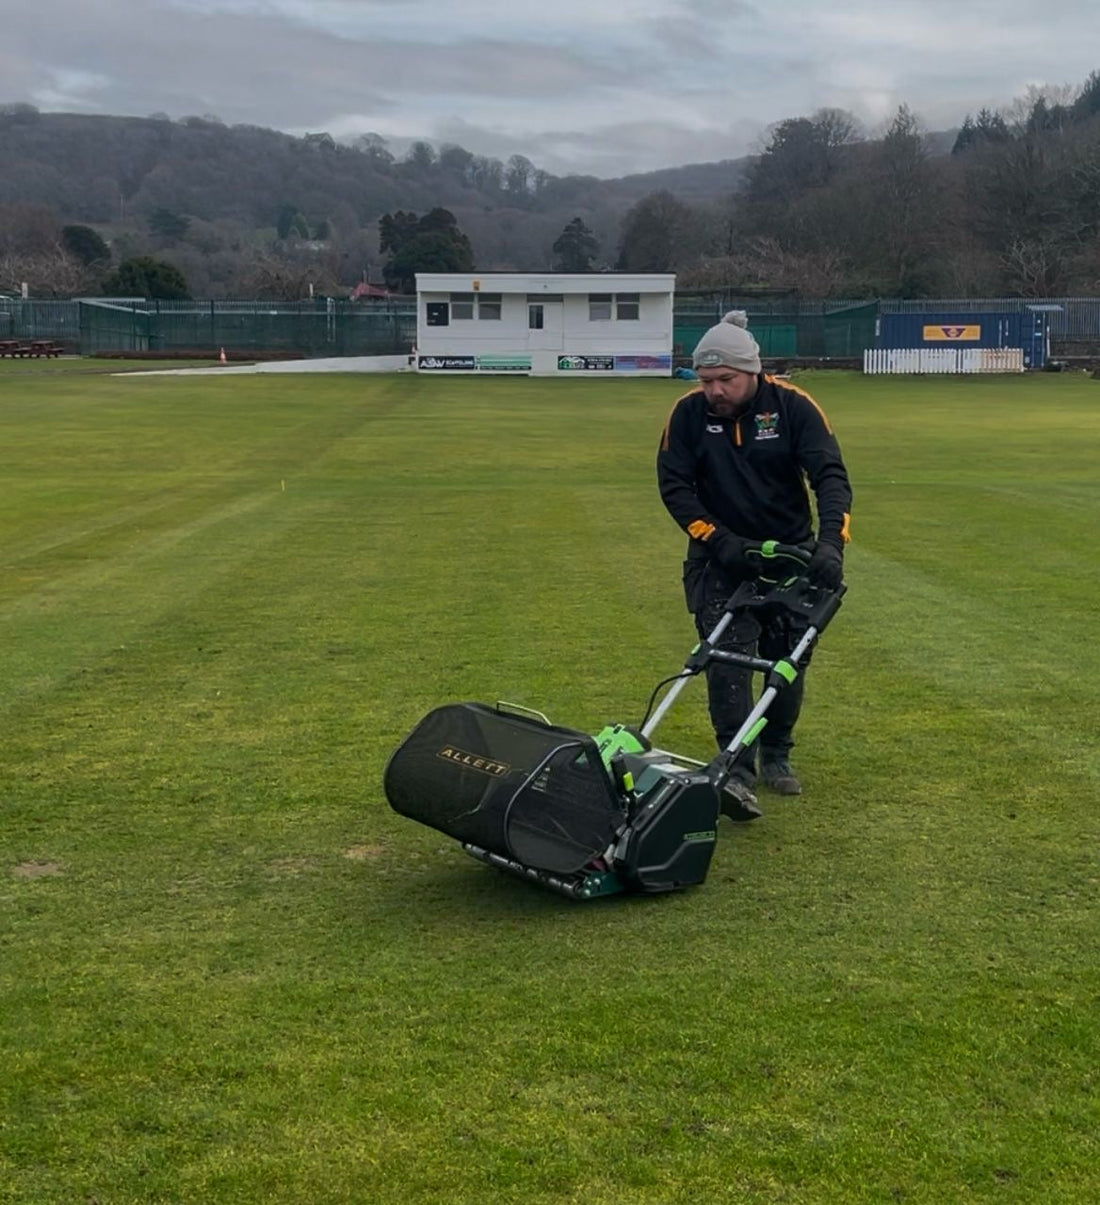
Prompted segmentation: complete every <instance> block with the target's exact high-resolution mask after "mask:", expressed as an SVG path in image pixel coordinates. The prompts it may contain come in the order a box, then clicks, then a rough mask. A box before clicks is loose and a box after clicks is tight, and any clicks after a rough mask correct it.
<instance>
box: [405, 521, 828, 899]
mask: <svg viewBox="0 0 1100 1205" xmlns="http://www.w3.org/2000/svg"><path fill="white" fill-rule="evenodd" d="M753 555H754V556H755V559H756V560H757V562H758V564H759V571H758V576H757V578H756V579H755V580H753V581H749V582H745V583H743V584H742V585H741V586H739V587H738V589H737V590H736V591H735V592H734V594H733V595H732V596H731V597H730V599H729V601H728V602H727V603H726V608H725V611H724V613H723V615H722V617H721V619H720V620H719V621H718V624H717V625H716V626H715V628H714V630H713V631H712V632H711V633H710V634H709V635H708V636H707V638H706V639H705V640H704V641H702V642H701V643H699V644H697V645H696V646H695V648H694V649H692V651H691V654H690V656H689V657H688V659H687V661H686V662H685V663H684V667H683V669H682V670H681V671H680V672H679V673H678V674H676V675H675V676H674V677H673V678H671V679H668V680H667V681H666V682H665V683H662V684H661V686H666V685H667V686H668V689H667V691H666V692H665V694H664V695H663V697H662V698H661V701H660V703H659V704H658V705H657V707H656V708H651V713H650V714H648V715H647V718H646V719H645V720H644V721H643V724H642V725H641V727H638V728H632V727H628V726H626V725H623V724H610V725H608V726H607V727H606V728H604V729H603V730H602V731H601V732H599V733H597V734H596V735H595V736H592V735H590V734H588V733H586V732H579V731H576V730H575V729H572V728H563V727H560V726H558V725H556V724H552V723H550V721H549V720H548V719H547V718H546V717H545V716H544V715H542V714H541V713H540V712H536V711H530V710H528V709H527V708H522V707H517V706H515V705H513V704H508V703H497V704H495V705H490V704H486V703H450V704H446V705H445V706H442V707H437V708H435V710H433V711H430V712H429V713H428V714H427V715H426V716H425V717H424V718H423V719H422V720H421V721H420V723H419V724H417V726H416V727H415V728H414V729H413V730H412V732H411V733H410V734H409V735H408V736H407V737H406V738H405V740H404V741H403V742H402V743H401V744H400V745H399V746H398V748H397V749H396V750H395V751H394V753H393V754H392V756H391V757H390V760H389V763H388V764H387V766H386V771H385V776H384V780H383V781H384V787H385V792H386V798H387V799H388V800H389V802H390V805H391V806H392V807H393V809H394V810H395V811H397V812H399V813H400V814H401V815H403V816H408V817H409V818H410V819H412V820H416V821H419V822H420V823H421V824H426V825H428V826H429V827H431V828H434V829H438V830H439V832H441V833H445V834H446V835H447V836H449V837H453V838H455V840H457V841H459V842H461V844H462V847H463V849H464V850H466V852H467V853H469V854H470V855H472V856H473V857H475V858H478V859H480V860H481V861H483V862H487V863H489V864H491V865H493V866H497V867H500V868H501V869H503V870H507V871H510V872H511V873H513V874H517V875H520V876H521V877H523V878H527V879H531V880H533V881H534V882H537V883H540V884H541V885H543V886H545V887H549V888H552V889H554V890H556V891H559V892H561V893H562V894H565V895H569V896H573V897H575V898H578V899H590V898H592V897H594V896H598V895H610V894H613V893H615V892H620V891H636V892H658V891H674V890H676V889H677V888H681V887H690V886H693V885H695V884H697V883H701V882H703V880H704V879H705V878H706V876H707V871H708V869H709V867H710V860H711V856H712V854H713V853H714V845H715V841H716V839H717V827H718V815H719V801H720V795H721V792H722V788H723V787H724V786H725V784H726V782H727V780H728V779H729V776H730V772H731V770H732V767H733V765H734V762H735V761H736V759H737V755H738V754H739V753H740V752H741V751H742V750H743V749H745V748H746V747H747V746H748V745H751V744H752V743H753V741H754V740H756V739H757V737H758V736H759V735H760V733H761V731H762V730H763V728H764V727H765V725H766V724H767V722H768V721H767V712H768V710H769V708H770V707H771V704H772V701H773V700H774V699H775V698H776V696H777V695H778V694H779V692H780V691H781V690H783V689H784V688H786V687H787V686H788V685H789V684H790V683H792V682H794V680H795V678H796V677H797V675H798V673H799V672H800V668H799V667H800V665H801V664H802V663H803V662H804V661H805V660H806V658H807V656H808V655H809V652H810V650H811V649H812V648H813V646H814V644H815V643H816V641H817V638H818V636H819V635H820V634H821V632H822V631H823V630H824V629H825V627H826V625H827V624H828V623H829V622H830V620H831V619H832V618H833V616H834V615H835V614H836V612H837V609H838V608H839V607H840V603H841V599H842V597H843V594H844V589H845V587H844V586H843V585H842V586H841V587H840V589H839V590H836V591H830V590H826V589H824V588H822V587H820V586H816V585H814V584H812V583H811V582H810V580H809V579H808V578H807V577H806V576H805V572H804V571H805V567H806V564H807V562H808V561H809V554H808V553H806V552H804V551H803V550H802V549H801V548H796V547H793V546H791V545H785V544H777V543H774V542H770V541H769V542H767V543H764V544H762V545H760V546H759V549H758V550H756V551H755V553H754V554H753ZM766 608H772V609H782V610H784V611H786V612H788V613H794V614H797V615H799V616H800V617H801V618H802V619H803V620H804V622H805V624H806V630H805V634H804V635H803V636H802V638H801V639H800V640H799V642H798V644H797V645H796V647H795V648H794V649H793V650H792V651H791V652H790V653H789V654H787V656H786V657H784V658H782V659H781V660H779V661H767V660H763V659H761V658H758V657H749V656H746V655H744V654H741V653H733V652H728V651H725V650H721V649H717V648H715V647H714V646H715V645H716V644H717V643H718V641H719V639H720V638H721V636H722V634H723V632H724V631H725V630H726V628H727V627H728V625H729V624H730V623H731V622H732V620H733V619H734V617H735V616H736V615H738V614H739V613H741V612H742V611H744V610H755V611H760V610H764V609H766ZM711 660H725V661H728V662H731V663H734V664H738V665H744V666H747V667H748V668H749V669H752V670H754V671H758V672H760V673H762V674H763V675H764V689H763V691H762V693H761V695H760V698H759V700H758V701H757V704H756V706H755V707H754V708H753V710H752V712H751V713H750V715H749V716H748V718H747V719H746V720H745V723H744V724H743V725H742V727H741V729H740V730H739V731H738V733H737V734H736V736H735V737H734V738H733V740H732V741H731V742H730V743H729V745H727V746H726V748H725V749H723V750H721V751H720V752H719V753H718V755H717V756H716V757H715V758H714V760H713V761H711V762H709V763H706V764H704V763H702V762H697V761H693V760H691V759H690V758H685V757H681V756H679V755H677V754H674V753H669V752H668V751H666V750H663V749H658V748H655V747H654V745H653V742H652V740H651V737H652V735H653V733H654V731H655V729H656V728H657V725H658V724H659V723H660V722H661V720H662V719H663V718H664V716H665V714H666V713H667V712H668V710H669V708H670V707H671V706H672V703H673V701H674V700H675V699H676V697H677V696H678V695H679V693H680V691H681V690H682V689H683V688H684V686H685V685H686V684H687V682H688V681H689V680H690V679H691V678H693V677H695V676H696V675H697V674H699V673H701V672H702V671H703V670H704V669H705V668H706V666H707V664H708V663H709V662H710V661H711ZM669 683H671V685H669ZM661 686H659V687H658V688H657V690H656V691H655V692H654V697H656V695H657V694H658V693H659V691H660V689H661Z"/></svg>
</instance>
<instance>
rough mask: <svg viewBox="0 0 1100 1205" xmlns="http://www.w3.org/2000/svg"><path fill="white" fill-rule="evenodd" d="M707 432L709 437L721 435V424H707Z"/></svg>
mask: <svg viewBox="0 0 1100 1205" xmlns="http://www.w3.org/2000/svg"><path fill="white" fill-rule="evenodd" d="M707 431H708V432H709V433H710V434H711V435H721V434H722V424H721V423H707Z"/></svg>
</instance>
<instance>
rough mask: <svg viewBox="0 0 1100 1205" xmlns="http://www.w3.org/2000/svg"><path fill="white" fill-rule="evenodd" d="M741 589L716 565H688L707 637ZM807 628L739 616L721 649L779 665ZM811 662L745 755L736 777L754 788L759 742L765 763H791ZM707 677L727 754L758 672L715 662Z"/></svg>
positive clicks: (787, 620) (775, 618) (687, 581)
mask: <svg viewBox="0 0 1100 1205" xmlns="http://www.w3.org/2000/svg"><path fill="white" fill-rule="evenodd" d="M738 585H739V583H738V582H737V581H734V580H731V579H730V578H729V577H727V576H726V575H725V574H724V573H723V572H722V571H721V570H720V569H719V568H718V566H717V565H715V564H714V563H713V562H711V561H707V560H702V559H699V560H694V559H693V560H687V561H685V562H684V597H685V599H686V601H687V605H688V610H689V611H691V612H692V614H693V615H694V617H695V627H696V630H697V631H698V633H699V635H700V637H701V638H706V637H707V636H709V635H710V633H711V632H712V631H714V628H715V627H716V626H717V624H718V621H719V620H720V619H721V618H722V615H723V614H724V613H725V609H726V602H727V601H728V600H729V597H730V595H731V594H733V592H734V591H735V590H736V589H737V586H738ZM806 626H807V625H806V622H805V620H804V619H802V618H801V617H800V616H798V615H787V614H782V613H772V614H769V615H767V616H761V615H760V614H759V613H758V612H742V613H741V614H737V615H734V617H733V619H732V620H731V621H730V623H729V625H728V627H727V628H726V630H725V631H724V632H723V633H722V635H721V637H720V638H719V640H718V643H717V644H716V645H715V647H716V648H719V649H723V650H727V651H729V652H733V653H745V654H748V655H749V656H756V657H763V658H764V659H765V660H768V661H776V660H778V659H779V658H781V657H785V656H786V655H787V654H788V653H789V652H790V651H791V650H792V649H793V648H794V646H795V645H796V644H797V643H798V642H799V640H800V639H801V638H802V636H803V635H804V634H805V631H806ZM809 661H810V658H809V655H808V654H807V655H806V656H805V657H803V658H802V660H801V664H800V669H799V674H798V677H797V678H795V680H794V682H793V683H792V684H791V685H790V686H787V687H784V689H782V690H781V691H780V692H779V694H778V695H777V696H776V698H775V699H774V700H773V701H772V705H771V707H770V708H769V710H768V717H767V718H768V723H767V725H766V727H765V728H764V731H763V734H762V736H761V739H760V741H759V742H754V743H753V744H752V745H750V746H749V747H748V748H746V749H745V750H743V752H742V753H741V754H740V756H739V757H738V759H737V766H736V768H735V772H736V773H737V774H738V775H739V776H740V777H742V778H744V779H745V780H746V781H747V782H749V783H750V784H751V783H753V782H755V781H756V755H757V747H756V746H757V743H759V745H760V760H761V762H762V763H765V762H771V761H776V760H780V759H786V758H787V756H788V754H789V752H790V750H791V748H792V746H793V745H794V738H793V735H792V733H793V731H794V726H795V724H796V722H797V721H798V716H799V712H800V711H801V710H802V695H803V691H804V675H805V668H806V666H807V665H808V664H809ZM706 678H707V702H708V705H709V708H710V721H711V724H713V726H714V735H715V736H716V737H717V739H718V745H719V748H722V749H724V748H725V747H726V746H727V745H728V744H729V743H730V742H731V741H732V740H733V738H734V737H735V736H736V735H737V732H738V730H739V729H740V727H741V725H742V724H743V723H744V722H745V720H746V718H747V717H748V714H749V712H750V711H751V710H752V708H753V705H754V703H755V698H754V695H753V685H752V671H751V670H748V669H743V668H741V667H740V666H736V665H729V664H727V663H725V662H722V661H712V662H710V664H709V665H708V666H707V668H706Z"/></svg>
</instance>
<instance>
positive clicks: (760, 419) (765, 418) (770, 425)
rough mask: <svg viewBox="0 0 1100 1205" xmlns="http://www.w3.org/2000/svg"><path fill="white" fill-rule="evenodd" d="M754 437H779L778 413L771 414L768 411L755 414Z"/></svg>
mask: <svg viewBox="0 0 1100 1205" xmlns="http://www.w3.org/2000/svg"><path fill="white" fill-rule="evenodd" d="M756 438H757V439H778V438H779V415H778V414H773V413H771V412H770V411H768V412H765V413H764V414H758V415H757V416H756Z"/></svg>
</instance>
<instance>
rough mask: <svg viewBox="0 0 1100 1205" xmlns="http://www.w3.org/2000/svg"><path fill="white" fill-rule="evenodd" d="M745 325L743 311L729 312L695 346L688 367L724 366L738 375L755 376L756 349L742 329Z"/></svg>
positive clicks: (747, 318) (758, 356) (758, 366)
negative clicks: (738, 372)
mask: <svg viewBox="0 0 1100 1205" xmlns="http://www.w3.org/2000/svg"><path fill="white" fill-rule="evenodd" d="M748 324H749V316H748V314H746V313H745V311H744V310H730V312H729V313H728V314H726V315H725V317H723V319H722V321H721V322H719V323H718V325H717V326H712V327H711V328H710V330H709V331H707V332H706V334H705V335H704V336H703V337H702V338H701V339H700V340H699V342H698V343H697V344H696V346H695V353H694V355H693V356H692V357H691V365H692V367H693V368H717V367H719V366H720V365H723V364H724V365H726V366H727V367H729V368H739V369H740V370H741V371H742V372H759V371H760V346H759V344H758V343H757V342H756V340H755V339H754V338H753V337H752V335H750V334H749V332H748V331H747V330H746V329H745V328H746V327H747V326H748Z"/></svg>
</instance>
